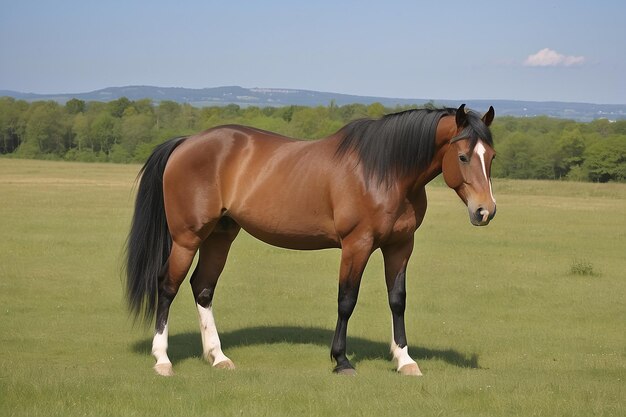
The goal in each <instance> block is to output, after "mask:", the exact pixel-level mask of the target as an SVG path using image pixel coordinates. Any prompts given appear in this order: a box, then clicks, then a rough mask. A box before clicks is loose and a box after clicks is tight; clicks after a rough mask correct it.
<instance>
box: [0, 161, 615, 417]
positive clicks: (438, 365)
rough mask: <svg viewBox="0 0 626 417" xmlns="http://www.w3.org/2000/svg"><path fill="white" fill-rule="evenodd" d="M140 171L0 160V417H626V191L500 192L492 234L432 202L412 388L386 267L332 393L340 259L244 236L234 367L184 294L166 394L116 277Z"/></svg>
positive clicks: (225, 335)
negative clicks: (394, 346) (219, 358)
mask: <svg viewBox="0 0 626 417" xmlns="http://www.w3.org/2000/svg"><path fill="white" fill-rule="evenodd" d="M138 169H139V166H138V165H114V164H82V163H67V162H46V161H30V160H16V159H0V234H1V236H2V239H0V415H2V416H78V415H81V416H106V415H124V416H146V415H149V416H160V415H163V416H200V415H202V416H235V415H237V416H296V415H297V416H336V415H343V416H372V415H376V416H387V415H394V416H403V415H411V416H414V415H420V416H441V415H445V416H508V415H515V416H623V415H626V402H625V401H624V398H626V389H625V387H626V384H625V383H624V381H625V379H626V331H625V330H626V328H625V323H626V298H625V294H626V280H625V279H624V278H625V276H626V255H625V254H626V184H612V183H609V184H592V183H575V182H549V181H519V180H499V179H494V191H495V194H496V198H497V199H498V214H497V216H496V218H495V219H494V221H493V222H492V223H491V224H490V225H489V226H488V227H485V228H476V227H472V226H471V225H470V223H469V220H468V216H467V211H466V209H465V207H464V206H463V205H462V203H461V202H460V200H459V199H458V197H457V196H456V195H455V194H454V192H453V191H451V190H449V189H447V188H446V187H445V186H444V185H442V184H441V183H440V182H435V183H434V184H432V185H430V186H429V187H428V194H429V209H428V213H427V215H426V219H425V222H424V224H423V226H422V227H421V228H420V230H418V232H417V234H416V249H415V252H414V254H413V257H412V259H411V263H410V265H409V270H408V277H407V287H408V296H407V304H408V305H407V312H406V318H407V334H408V339H409V349H410V352H412V354H413V357H414V358H415V359H416V360H417V361H418V363H419V365H420V367H421V369H422V371H423V372H424V376H423V377H420V378H412V377H402V376H400V375H398V374H396V373H395V372H394V371H393V367H392V364H391V362H390V361H389V359H390V355H389V340H390V319H391V317H390V316H391V315H390V312H389V307H388V305H387V298H386V291H385V286H384V279H383V268H382V257H381V255H380V253H379V252H377V253H375V254H374V255H373V256H372V258H371V260H370V263H369V265H368V267H367V269H366V271H365V275H364V278H363V283H362V290H361V293H360V296H359V302H358V305H357V307H356V310H355V313H354V315H353V317H352V319H351V321H350V326H349V330H348V352H349V353H350V355H349V357H350V358H351V360H352V361H353V363H354V364H355V365H356V367H357V371H358V375H357V376H356V377H341V376H337V375H333V374H332V373H331V370H332V364H331V362H330V359H329V349H330V342H331V340H332V334H333V330H334V325H335V321H336V308H337V307H336V298H337V272H338V270H337V268H338V261H339V251H337V250H326V251H317V252H297V251H289V250H283V249H277V248H273V247H270V246H268V245H265V244H263V243H261V242H259V241H256V240H254V239H253V238H251V237H250V236H248V235H246V234H245V233H241V234H240V236H239V238H238V239H237V240H236V241H235V243H234V246H233V249H232V251H231V253H230V258H229V262H228V263H227V266H226V269H225V271H224V273H223V275H222V278H221V280H220V283H219V286H218V288H217V293H216V296H215V299H214V311H215V315H216V321H217V324H218V329H219V330H220V335H221V339H222V346H223V348H224V351H225V353H226V354H227V355H228V356H229V357H230V358H231V359H232V360H233V361H234V362H235V364H236V366H237V369H236V370H234V371H224V370H217V369H212V368H211V367H210V366H209V365H208V364H207V363H206V362H203V360H202V359H201V352H202V347H201V341H200V334H199V330H198V323H197V317H196V315H197V313H196V310H195V308H194V305H193V299H192V296H191V291H190V289H189V286H188V284H184V285H183V287H182V289H181V292H180V293H179V295H178V297H177V298H176V300H175V302H174V304H173V307H172V311H171V315H170V349H169V353H170V358H171V359H172V361H173V363H174V370H175V372H176V375H175V376H174V377H172V378H163V377H158V376H157V375H155V374H154V372H153V370H152V365H153V358H152V357H151V356H150V344H151V337H152V331H151V329H150V328H146V327H142V326H139V325H136V324H133V321H132V320H131V319H130V318H129V317H128V315H127V311H126V306H125V302H124V299H123V281H122V278H121V274H120V269H121V255H122V248H123V245H124V241H125V238H126V234H127V232H128V227H129V223H130V217H131V209H132V205H133V197H134V195H133V188H132V187H133V182H134V179H135V176H136V173H137V171H138Z"/></svg>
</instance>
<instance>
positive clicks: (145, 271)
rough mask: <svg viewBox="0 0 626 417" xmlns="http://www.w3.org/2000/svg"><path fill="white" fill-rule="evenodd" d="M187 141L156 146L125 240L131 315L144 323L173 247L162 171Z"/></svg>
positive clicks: (143, 172)
mask: <svg viewBox="0 0 626 417" xmlns="http://www.w3.org/2000/svg"><path fill="white" fill-rule="evenodd" d="M184 140H185V138H175V139H171V140H169V141H167V142H164V143H162V144H161V145H159V146H157V147H156V148H155V149H154V151H153V152H152V154H151V155H150V157H149V158H148V160H147V161H146V163H145V165H144V166H143V168H141V170H140V171H139V174H138V176H137V177H138V178H139V176H141V180H140V183H139V189H138V191H137V199H136V200H135V213H134V215H133V222H132V226H131V228H130V233H129V235H128V239H127V241H126V298H127V301H128V307H129V310H130V312H131V314H132V315H134V317H135V318H140V319H141V321H145V322H149V321H151V320H152V317H153V316H154V313H155V310H156V305H157V288H158V277H159V274H160V273H161V270H162V269H163V266H164V265H165V262H166V261H167V258H168V257H169V254H170V250H171V248H172V237H171V235H170V232H169V230H168V228H167V220H166V218H165V204H164V202H163V172H164V171H165V165H166V164H167V160H168V159H169V157H170V155H171V153H172V151H173V150H174V149H175V148H176V147H177V146H178V145H180V144H181V143H182V142H183V141H184ZM142 313H143V314H142Z"/></svg>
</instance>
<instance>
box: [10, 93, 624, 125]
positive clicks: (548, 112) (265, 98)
mask: <svg viewBox="0 0 626 417" xmlns="http://www.w3.org/2000/svg"><path fill="white" fill-rule="evenodd" d="M0 96H9V97H14V98H16V99H21V100H27V101H37V100H54V101H57V102H60V103H62V104H63V103H65V102H67V101H68V100H70V99H72V98H77V99H80V100H85V101H110V100H116V99H118V98H120V97H127V98H128V99H130V100H140V99H145V98H149V99H151V100H153V101H155V102H159V101H163V100H172V101H176V102H178V103H189V104H191V105H193V106H197V107H203V106H224V105H228V104H237V105H239V106H242V107H244V106H260V107H265V106H290V105H299V106H327V105H328V104H330V103H331V101H334V102H335V104H337V105H339V106H342V105H346V104H352V103H361V104H371V103H375V102H379V103H381V104H383V105H385V106H388V107H394V106H396V105H422V104H425V103H428V102H429V101H432V102H434V103H435V104H436V105H438V106H450V107H458V106H459V105H461V104H462V103H466V104H467V105H468V107H470V108H475V109H478V110H486V109H487V108H488V107H489V106H490V105H493V106H494V107H495V109H496V113H497V114H498V115H499V116H518V117H530V116H549V117H558V118H566V119H573V120H578V121H591V120H594V119H598V118H606V119H609V120H620V119H626V104H591V103H567V102H556V101H550V102H539V101H515V100H471V99H467V100H443V99H441V100H440V99H433V100H431V99H423V98H422V99H420V98H416V99H402V98H386V97H370V96H355V95H349V94H338V93H328V92H320V91H309V90H293V89H285V88H244V87H238V86H231V87H214V88H202V89H191V88H177V87H153V86H127V87H109V88H104V89H102V90H96V91H92V92H88V93H77V94H34V93H20V92H15V91H4V90H0Z"/></svg>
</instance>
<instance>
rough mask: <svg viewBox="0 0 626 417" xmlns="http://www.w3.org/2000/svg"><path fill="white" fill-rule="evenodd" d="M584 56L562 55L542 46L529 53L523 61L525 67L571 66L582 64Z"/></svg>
mask: <svg viewBox="0 0 626 417" xmlns="http://www.w3.org/2000/svg"><path fill="white" fill-rule="evenodd" d="M584 62H585V57H584V56H572V55H563V54H560V53H558V52H557V51H555V50H553V49H550V48H543V49H542V50H541V51H539V52H537V53H536V54H532V55H529V56H528V58H526V60H525V61H524V65H525V66H527V67H572V66H576V65H582V64H583V63H584Z"/></svg>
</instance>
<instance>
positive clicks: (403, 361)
mask: <svg viewBox="0 0 626 417" xmlns="http://www.w3.org/2000/svg"><path fill="white" fill-rule="evenodd" d="M395 340H396V339H395V337H394V334H393V324H392V326H391V354H392V355H393V361H394V362H395V363H396V370H398V371H399V370H400V368H402V367H403V366H404V365H409V364H411V363H415V364H416V362H415V361H414V360H413V358H411V356H409V347H408V346H405V347H403V348H401V347H400V346H398V345H397V344H396V341H395Z"/></svg>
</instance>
